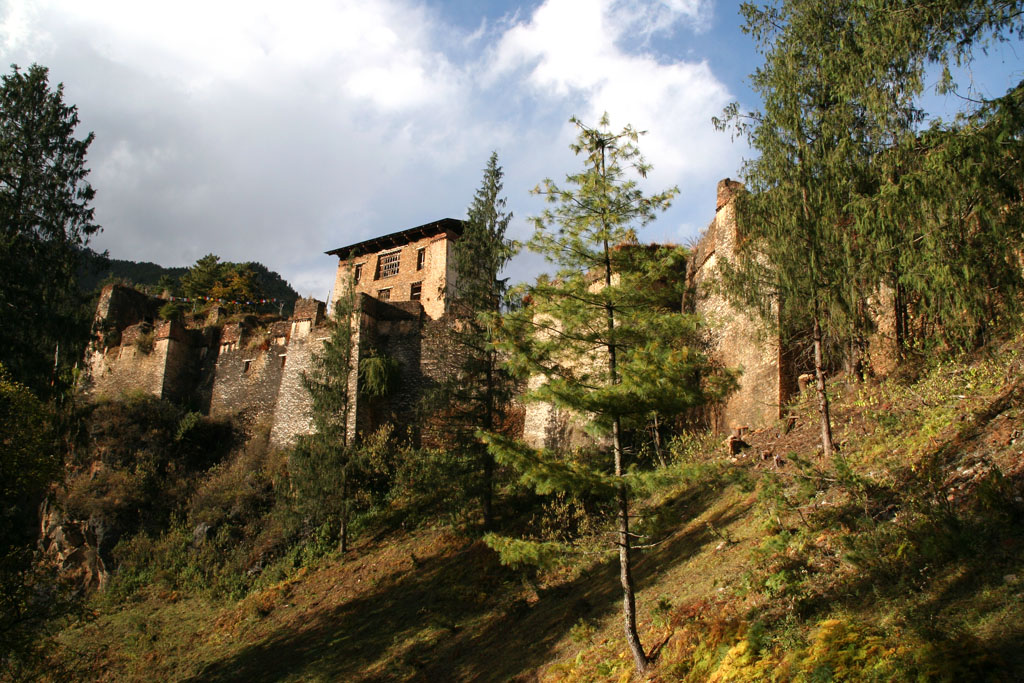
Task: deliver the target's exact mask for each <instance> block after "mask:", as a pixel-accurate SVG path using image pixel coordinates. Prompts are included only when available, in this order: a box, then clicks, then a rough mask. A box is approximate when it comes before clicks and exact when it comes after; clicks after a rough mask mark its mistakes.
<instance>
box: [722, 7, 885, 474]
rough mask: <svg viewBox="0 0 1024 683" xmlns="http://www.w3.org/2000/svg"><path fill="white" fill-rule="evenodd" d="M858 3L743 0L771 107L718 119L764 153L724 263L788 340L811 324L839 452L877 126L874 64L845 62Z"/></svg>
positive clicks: (826, 444) (734, 292)
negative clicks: (841, 358) (837, 356)
mask: <svg viewBox="0 0 1024 683" xmlns="http://www.w3.org/2000/svg"><path fill="white" fill-rule="evenodd" d="M849 5H850V3H849V2H847V1H846V0H822V1H819V0H786V1H785V2H783V3H781V5H780V6H768V7H764V8H758V7H754V6H752V5H744V6H743V13H744V15H745V17H746V26H745V27H744V30H745V31H746V32H748V33H751V34H753V35H754V37H755V39H756V40H757V41H758V45H759V50H760V51H761V53H762V54H763V55H764V60H765V61H764V64H763V65H762V66H761V67H759V68H758V69H757V70H756V71H755V72H754V74H753V75H752V76H751V82H752V85H753V88H754V90H755V91H756V92H757V93H758V94H760V95H761V99H762V109H761V111H759V112H757V113H755V114H749V115H746V116H741V115H740V113H739V112H738V110H737V108H736V106H735V105H732V106H730V107H729V108H727V110H726V121H725V122H723V121H716V125H718V126H719V127H724V126H725V125H726V124H727V123H732V124H735V125H736V126H737V128H738V130H739V131H740V132H741V133H743V134H745V135H746V136H747V138H748V139H749V141H750V143H751V146H752V147H753V148H754V149H755V150H756V151H757V153H758V156H757V157H756V158H754V159H752V160H750V161H748V162H747V163H746V164H745V167H744V180H745V182H746V184H747V187H748V189H750V190H751V192H750V193H749V194H747V195H743V196H742V197H741V198H740V201H739V203H738V210H737V221H738V223H739V228H740V231H741V233H742V234H743V236H744V242H743V245H742V247H741V248H740V249H739V250H738V253H737V256H736V258H735V259H734V260H733V261H732V262H731V263H727V264H725V265H724V266H723V268H722V272H723V281H724V283H725V285H726V289H727V291H728V292H729V293H730V295H731V296H732V297H733V298H734V300H736V301H738V302H740V303H744V304H747V305H749V306H753V307H755V308H756V309H757V310H759V311H760V312H761V313H762V315H763V316H764V317H765V318H766V319H767V320H768V321H769V322H771V323H773V324H778V325H781V327H782V332H783V338H784V339H786V340H787V342H788V341H789V339H791V338H792V335H793V334H794V333H795V329H798V328H799V327H801V326H803V325H804V324H806V326H807V327H808V328H809V329H810V335H811V340H812V344H813V354H814V355H813V357H814V375H815V380H816V381H815V387H816V391H817V396H818V411H819V417H820V428H821V448H822V451H823V453H824V454H825V456H831V455H832V454H833V452H834V451H835V443H834V440H833V436H832V421H831V416H830V407H829V397H828V392H827V389H826V384H825V369H826V367H827V365H828V364H829V362H828V359H827V358H826V352H827V349H828V348H829V347H828V344H827V342H828V340H829V337H830V336H831V338H832V339H833V340H835V342H836V345H837V346H839V347H841V348H851V347H853V346H856V345H857V340H858V339H862V338H863V337H864V335H865V334H866V329H865V328H866V326H867V324H868V320H867V317H866V316H865V315H864V314H863V310H864V308H863V302H864V301H865V299H866V298H867V296H869V295H870V293H871V291H872V290H871V288H872V283H871V282H870V278H869V277H868V276H867V275H866V274H865V273H864V269H863V264H864V260H863V259H862V256H861V254H859V253H858V250H859V249H860V248H861V247H863V246H864V245H863V244H862V241H858V239H857V235H856V234H855V233H853V232H851V231H850V230H849V229H848V226H849V223H850V220H849V216H848V214H847V207H848V206H849V204H850V202H851V201H852V200H853V198H854V196H855V193H856V191H857V189H858V187H859V186H860V184H861V183H863V182H864V174H865V172H866V169H867V167H868V162H869V160H870V158H871V154H870V152H871V146H872V144H873V143H874V138H873V137H872V134H873V133H874V132H875V128H874V127H873V126H872V125H871V124H870V118H871V117H870V111H869V109H868V108H866V107H865V101H866V100H865V98H864V97H859V96H858V95H863V93H862V92H857V91H855V90H853V89H852V87H851V86H850V84H851V83H855V82H859V81H858V79H860V78H863V77H864V76H865V70H864V69H861V70H856V69H855V67H856V66H857V63H854V62H850V61H844V60H843V58H842V57H843V55H844V54H846V53H844V52H843V51H842V49H841V46H842V45H843V44H844V42H846V41H853V40H855V36H854V33H855V28H856V23H855V22H853V21H851V17H850V14H849V11H848V9H849ZM851 70H852V72H851ZM805 321H806V322H805Z"/></svg>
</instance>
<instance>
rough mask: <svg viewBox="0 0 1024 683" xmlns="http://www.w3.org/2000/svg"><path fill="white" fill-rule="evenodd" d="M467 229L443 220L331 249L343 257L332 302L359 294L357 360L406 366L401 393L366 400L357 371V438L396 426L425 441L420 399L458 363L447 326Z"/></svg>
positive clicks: (353, 396)
mask: <svg viewBox="0 0 1024 683" xmlns="http://www.w3.org/2000/svg"><path fill="white" fill-rule="evenodd" d="M462 230H463V224H462V221H460V220H456V219H454V218H443V219H441V220H437V221H434V222H432V223H425V224H424V225H419V226H416V227H414V228H409V229H407V230H400V231H398V232H394V233H391V234H389V235H384V236H382V237H375V238H373V239H370V240H365V241H363V242H359V243H356V244H351V245H349V246H346V247H339V248H338V249H332V250H331V251H329V252H327V253H328V254H330V255H332V256H337V257H338V270H337V275H336V277H335V282H334V293H333V295H332V304H333V301H334V300H335V299H336V298H337V297H338V296H341V295H342V293H344V292H346V291H347V288H348V287H349V286H350V285H351V286H353V287H354V289H355V294H356V310H357V312H356V319H355V328H354V335H355V340H354V343H355V345H356V348H357V358H358V359H362V358H364V357H366V356H367V355H369V354H376V355H380V356H386V357H388V358H390V359H392V360H394V361H396V362H397V367H398V378H397V382H396V384H397V390H396V391H395V392H394V394H393V395H391V396H388V397H377V398H374V397H368V396H366V395H364V393H363V392H362V391H360V386H359V375H358V372H355V371H354V372H353V375H352V378H351V379H350V381H349V387H350V401H351V405H352V409H351V412H350V414H349V433H350V435H355V434H356V433H363V434H366V433H369V432H371V431H373V430H374V429H376V428H377V427H379V426H380V425H382V424H384V423H385V422H390V423H392V424H394V425H395V427H396V428H397V429H398V430H399V431H403V432H407V433H408V434H409V435H410V436H413V437H414V438H415V437H417V436H418V432H419V431H420V430H419V427H420V422H421V420H420V418H419V417H418V414H417V408H418V405H419V403H420V399H421V398H422V397H423V396H424V395H425V393H426V392H427V391H428V390H429V388H430V387H431V386H433V385H434V384H435V383H436V382H438V381H440V380H441V379H442V376H443V374H444V364H445V362H446V361H447V360H450V359H449V358H447V356H448V355H450V354H446V353H445V352H444V348H445V346H446V341H447V335H445V334H444V328H445V326H446V325H447V324H448V320H447V318H448V315H447V313H448V310H447V309H448V302H449V301H450V300H451V297H452V294H453V290H454V287H455V282H456V280H455V278H456V277H457V276H456V273H455V269H454V267H453V265H452V264H453V260H452V245H453V244H454V242H455V240H457V239H458V238H459V236H460V235H461V234H462Z"/></svg>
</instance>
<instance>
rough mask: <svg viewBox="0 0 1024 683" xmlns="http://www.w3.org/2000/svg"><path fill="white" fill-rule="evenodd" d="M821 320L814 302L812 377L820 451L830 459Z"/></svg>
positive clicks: (831, 451) (830, 449)
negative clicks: (814, 389) (819, 419)
mask: <svg viewBox="0 0 1024 683" xmlns="http://www.w3.org/2000/svg"><path fill="white" fill-rule="evenodd" d="M821 346H822V344H821V320H820V314H819V313H818V302H817V300H815V302H814V377H815V379H816V380H817V381H816V386H817V390H818V413H819V415H820V416H821V450H822V452H823V453H824V455H825V457H832V453H833V452H834V451H835V443H834V442H833V441H832V418H831V416H830V415H829V410H828V392H826V391H825V372H824V370H823V369H822V360H821V359H822V350H821Z"/></svg>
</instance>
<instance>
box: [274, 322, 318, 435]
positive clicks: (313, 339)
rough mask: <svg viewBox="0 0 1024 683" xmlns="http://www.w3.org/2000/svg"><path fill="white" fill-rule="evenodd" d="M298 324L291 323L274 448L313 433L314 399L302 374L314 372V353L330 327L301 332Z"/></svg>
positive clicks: (277, 407) (276, 407) (275, 405)
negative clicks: (298, 329)
mask: <svg viewBox="0 0 1024 683" xmlns="http://www.w3.org/2000/svg"><path fill="white" fill-rule="evenodd" d="M298 327H300V326H299V325H297V324H293V325H292V332H291V338H290V339H289V342H288V346H287V348H286V349H285V353H286V356H285V360H284V365H283V367H281V376H280V380H279V387H278V391H277V398H276V400H275V402H274V406H273V422H272V426H271V431H270V444H271V446H274V447H275V448H286V447H288V446H290V445H292V444H294V443H295V439H296V438H297V437H299V436H300V435H303V434H311V433H312V432H313V416H312V407H313V401H312V399H311V398H310V396H309V392H308V391H307V390H306V386H305V384H303V382H302V377H303V375H304V373H310V372H313V369H314V368H313V355H314V354H315V353H317V352H318V351H319V350H320V349H321V348H323V344H324V340H325V339H327V338H328V337H329V336H330V330H329V329H328V328H327V327H326V326H325V325H319V326H316V327H310V328H309V329H308V330H305V331H304V332H301V333H299V332H298V331H297V329H296V328H298ZM303 327H304V326H303Z"/></svg>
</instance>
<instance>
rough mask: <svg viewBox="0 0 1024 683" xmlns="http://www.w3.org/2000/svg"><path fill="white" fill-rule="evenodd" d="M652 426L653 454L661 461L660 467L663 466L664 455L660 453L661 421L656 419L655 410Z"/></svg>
mask: <svg viewBox="0 0 1024 683" xmlns="http://www.w3.org/2000/svg"><path fill="white" fill-rule="evenodd" d="M652 426H653V427H654V454H655V455H656V456H657V457H658V462H659V463H661V466H662V467H665V466H666V465H665V456H664V455H662V453H661V423H660V421H659V420H658V413H657V412H655V413H654V415H653V425H652Z"/></svg>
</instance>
